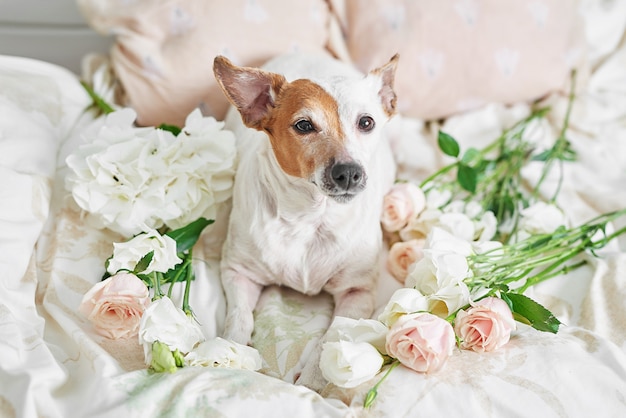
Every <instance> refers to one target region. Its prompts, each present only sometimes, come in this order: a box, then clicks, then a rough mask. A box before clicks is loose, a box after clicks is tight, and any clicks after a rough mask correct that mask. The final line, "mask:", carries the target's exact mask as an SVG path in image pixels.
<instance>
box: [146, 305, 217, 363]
mask: <svg viewBox="0 0 626 418" xmlns="http://www.w3.org/2000/svg"><path fill="white" fill-rule="evenodd" d="M155 341H159V342H161V343H163V344H165V345H167V346H168V347H169V348H170V350H171V351H175V350H178V351H180V352H181V353H183V354H184V353H188V352H190V351H191V350H192V349H193V348H194V347H195V346H196V344H198V343H199V342H201V341H204V335H203V334H202V330H201V329H200V327H199V326H198V324H197V323H196V322H195V320H194V319H193V318H192V317H190V316H187V315H186V314H185V313H184V312H183V311H182V310H181V309H178V308H177V307H176V306H174V303H173V302H172V300H171V299H170V298H168V297H163V298H161V299H158V300H156V301H154V302H152V304H150V306H148V308H147V309H146V311H145V312H144V314H143V316H142V317H141V323H140V324H139V344H141V345H143V348H144V354H145V358H146V364H150V363H151V362H152V343H154V342H155Z"/></svg>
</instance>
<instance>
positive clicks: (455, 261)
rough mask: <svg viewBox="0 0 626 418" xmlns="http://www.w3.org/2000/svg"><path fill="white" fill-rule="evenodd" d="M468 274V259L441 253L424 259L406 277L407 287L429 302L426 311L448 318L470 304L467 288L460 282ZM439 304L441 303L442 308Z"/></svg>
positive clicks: (458, 255)
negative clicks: (412, 288) (419, 293)
mask: <svg viewBox="0 0 626 418" xmlns="http://www.w3.org/2000/svg"><path fill="white" fill-rule="evenodd" d="M469 275H470V272H469V268H468V264H467V258H465V257H464V256H462V255H460V254H454V253H444V254H435V255H434V256H433V255H428V256H425V257H424V258H423V259H422V260H421V261H419V262H418V263H417V264H416V265H415V268H414V269H413V270H412V271H411V273H410V274H409V277H407V280H406V283H405V284H406V286H411V287H414V288H415V289H416V290H418V291H419V292H421V293H422V294H423V295H424V296H425V297H426V299H427V300H428V309H427V310H428V311H430V312H432V313H434V314H437V315H440V316H447V315H449V314H451V313H452V312H454V311H456V310H457V309H459V308H461V307H463V306H465V305H466V304H467V303H469V289H468V287H467V285H466V284H465V283H464V282H463V279H465V278H467V277H469ZM439 302H443V303H444V304H445V307H444V306H441V304H440V303H439Z"/></svg>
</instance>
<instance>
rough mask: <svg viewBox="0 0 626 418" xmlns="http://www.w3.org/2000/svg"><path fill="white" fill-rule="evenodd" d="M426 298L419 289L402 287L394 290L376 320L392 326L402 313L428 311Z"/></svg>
mask: <svg viewBox="0 0 626 418" xmlns="http://www.w3.org/2000/svg"><path fill="white" fill-rule="evenodd" d="M428 307H429V306H428V299H427V298H426V296H424V295H423V294H422V292H420V291H419V290H416V289H413V288H408V287H403V288H400V289H398V290H396V291H395V292H394V293H393V295H391V298H389V302H387V305H385V309H383V312H382V313H381V314H380V315H379V316H378V320H379V321H381V322H382V323H384V324H385V325H387V326H392V325H393V324H394V323H395V322H396V321H397V320H398V318H400V317H401V316H402V315H406V314H410V313H415V312H426V311H428Z"/></svg>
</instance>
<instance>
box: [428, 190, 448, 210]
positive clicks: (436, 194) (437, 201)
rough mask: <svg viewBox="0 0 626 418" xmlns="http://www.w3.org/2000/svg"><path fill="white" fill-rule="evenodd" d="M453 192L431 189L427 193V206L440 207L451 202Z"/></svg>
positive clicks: (430, 207) (431, 207) (429, 207)
mask: <svg viewBox="0 0 626 418" xmlns="http://www.w3.org/2000/svg"><path fill="white" fill-rule="evenodd" d="M451 198H452V192H451V191H450V190H440V189H431V190H429V191H428V194H427V195H426V208H427V209H438V208H441V207H443V206H444V205H447V204H448V203H450V199H451Z"/></svg>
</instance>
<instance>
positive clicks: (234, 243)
mask: <svg viewBox="0 0 626 418" xmlns="http://www.w3.org/2000/svg"><path fill="white" fill-rule="evenodd" d="M265 69H267V70H269V71H272V72H275V73H280V74H283V75H285V77H286V78H287V80H288V81H291V80H293V79H296V78H308V79H310V80H312V81H315V82H316V83H317V84H319V85H320V86H321V87H323V88H324V89H325V90H326V91H327V92H328V93H330V94H331V95H332V96H333V97H334V98H335V100H336V101H337V102H338V104H339V113H340V120H341V123H342V125H343V130H344V133H345V134H346V137H347V138H346V146H345V152H346V154H347V155H348V156H349V157H351V158H352V159H354V160H355V161H358V162H359V163H360V164H361V165H362V166H363V168H364V169H365V172H366V175H367V185H366V187H365V190H363V191H362V192H361V193H359V194H357V195H356V196H355V197H354V198H353V199H352V200H350V201H349V202H347V203H339V202H337V201H335V200H334V199H332V198H330V197H328V196H327V195H325V194H324V193H322V191H320V189H319V188H318V187H317V186H316V184H320V183H319V182H320V181H321V176H322V175H323V169H324V168H323V167H318V168H317V169H316V172H315V174H314V176H313V177H314V178H312V179H302V178H297V177H293V176H288V175H287V174H285V173H284V172H283V171H282V169H281V168H280V166H279V164H278V162H277V160H276V158H275V156H274V153H273V151H272V149H271V146H270V141H269V139H268V137H267V135H266V134H265V133H264V132H261V131H257V130H254V129H250V128H247V127H245V126H244V125H243V123H242V121H241V118H240V117H239V114H238V113H237V111H236V110H235V109H231V112H230V113H229V115H228V117H227V120H226V123H227V125H226V126H227V128H229V129H231V130H233V131H234V132H235V135H236V136H237V138H238V150H239V165H238V170H237V174H236V178H235V186H234V193H233V209H232V213H231V217H230V223H229V232H228V237H227V239H226V242H225V245H224V249H223V258H222V264H221V268H222V282H223V285H224V289H225V293H226V297H227V303H228V313H227V319H226V324H225V326H226V329H225V337H226V338H229V339H232V340H235V341H237V342H239V343H248V342H249V340H250V336H251V333H252V330H253V325H254V324H253V317H252V310H253V309H254V307H255V305H256V302H257V300H258V297H259V295H260V292H261V290H262V288H263V287H264V286H267V285H272V284H278V285H284V286H288V287H291V288H293V289H295V290H297V291H299V292H302V293H305V294H310V295H314V294H317V293H319V292H321V291H327V292H329V293H331V294H332V295H333V296H334V299H335V306H336V307H335V315H342V316H349V317H361V316H370V315H371V313H372V310H373V308H374V290H375V288H376V280H377V276H378V257H379V253H380V249H381V244H382V237H381V230H380V223H379V219H380V214H381V210H382V198H383V195H384V193H385V192H386V191H387V190H388V189H389V187H390V186H391V184H392V182H393V179H394V175H395V171H394V167H395V166H394V163H393V159H392V156H391V151H390V148H389V145H388V143H387V141H386V139H385V138H384V135H383V132H384V129H383V127H384V125H385V123H386V120H387V119H388V116H387V114H386V113H385V111H384V110H383V108H382V105H381V102H380V98H379V97H378V91H379V90H380V86H381V78H380V77H379V76H376V75H373V74H370V75H369V76H367V77H364V76H363V75H361V74H360V73H358V72H356V71H355V70H353V69H352V68H351V67H348V66H346V65H344V64H340V63H338V62H337V61H334V60H329V58H322V57H314V58H311V57H306V56H302V55H289V56H285V57H281V58H279V59H276V60H274V61H272V62H270V63H269V64H268V65H267V66H266V67H265ZM311 111H312V112H315V109H313V110H311ZM363 113H367V114H370V115H372V116H373V117H374V119H375V121H376V128H375V130H374V131H372V132H370V133H367V134H363V133H360V132H358V130H357V129H356V127H355V120H356V119H357V118H358V115H360V114H363ZM319 351H320V348H319V347H318V349H317V351H316V353H315V354H314V358H313V359H312V361H310V362H309V363H308V364H309V366H307V367H306V369H305V370H304V371H303V373H302V376H301V379H300V381H299V382H298V383H303V384H306V385H307V386H310V387H312V388H314V389H318V390H319V389H321V388H322V387H323V384H324V383H325V382H324V379H323V378H322V376H321V374H320V371H319V368H318V366H317V363H318V358H319Z"/></svg>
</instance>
